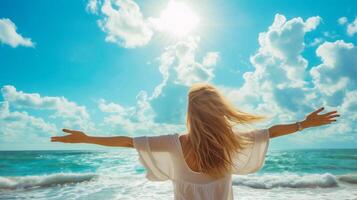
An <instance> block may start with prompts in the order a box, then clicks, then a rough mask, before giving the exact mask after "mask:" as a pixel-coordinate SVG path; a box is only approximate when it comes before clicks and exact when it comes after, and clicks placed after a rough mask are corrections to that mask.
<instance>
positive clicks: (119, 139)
mask: <svg viewBox="0 0 357 200" xmlns="http://www.w3.org/2000/svg"><path fill="white" fill-rule="evenodd" d="M62 131H63V132H65V133H69V135H65V136H59V137H51V142H63V143H88V144H98V145H103V146H110V147H133V138H131V137H127V136H116V137H92V136H88V135H86V134H85V133H84V132H82V131H76V130H69V129H63V130H62Z"/></svg>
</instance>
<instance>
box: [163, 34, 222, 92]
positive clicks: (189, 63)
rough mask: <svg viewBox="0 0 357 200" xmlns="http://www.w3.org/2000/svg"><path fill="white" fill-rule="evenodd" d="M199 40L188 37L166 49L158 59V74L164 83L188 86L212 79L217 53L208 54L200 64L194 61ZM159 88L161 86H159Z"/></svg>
mask: <svg viewBox="0 0 357 200" xmlns="http://www.w3.org/2000/svg"><path fill="white" fill-rule="evenodd" d="M198 43H199V38H197V37H195V38H193V37H190V38H188V39H186V40H183V41H179V42H177V43H176V44H174V45H172V46H169V47H167V48H166V50H165V52H164V53H163V54H162V55H161V57H160V62H161V64H160V72H161V73H162V75H163V80H164V82H167V81H168V80H169V77H171V79H170V81H172V82H174V83H175V84H179V85H185V86H190V85H192V84H193V83H196V82H208V81H211V80H212V79H213V78H214V73H213V71H214V67H215V65H216V64H217V60H218V58H219V54H218V52H208V53H207V54H206V55H205V56H204V58H203V59H202V62H199V61H197V60H196V52H197V49H198ZM160 87H161V85H160Z"/></svg>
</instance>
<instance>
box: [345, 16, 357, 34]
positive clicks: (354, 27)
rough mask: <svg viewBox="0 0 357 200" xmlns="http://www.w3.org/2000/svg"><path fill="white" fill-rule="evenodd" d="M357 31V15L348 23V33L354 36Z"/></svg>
mask: <svg viewBox="0 0 357 200" xmlns="http://www.w3.org/2000/svg"><path fill="white" fill-rule="evenodd" d="M355 33H357V17H356V18H355V20H354V21H353V22H352V23H350V24H348V25H347V34H348V35H349V36H351V37H352V36H354V34H355Z"/></svg>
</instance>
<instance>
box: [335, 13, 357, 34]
mask: <svg viewBox="0 0 357 200" xmlns="http://www.w3.org/2000/svg"><path fill="white" fill-rule="evenodd" d="M337 21H338V23H339V24H340V25H345V26H346V32H347V35H349V36H351V37H352V36H354V34H355V33H357V17H355V19H354V21H353V22H351V23H348V19H347V17H341V18H339V19H338V20H337Z"/></svg>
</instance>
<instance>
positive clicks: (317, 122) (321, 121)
mask: <svg viewBox="0 0 357 200" xmlns="http://www.w3.org/2000/svg"><path fill="white" fill-rule="evenodd" d="M323 110H324V107H322V108H319V109H318V110H316V111H314V112H312V113H310V114H309V115H307V116H306V119H305V120H304V121H302V122H301V125H302V126H303V128H309V127H316V126H322V125H326V124H331V123H332V122H336V121H337V119H336V118H337V117H339V116H340V115H339V114H338V113H337V111H336V110H334V111H331V112H327V113H325V114H319V113H320V112H321V111H323Z"/></svg>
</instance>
